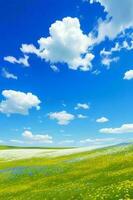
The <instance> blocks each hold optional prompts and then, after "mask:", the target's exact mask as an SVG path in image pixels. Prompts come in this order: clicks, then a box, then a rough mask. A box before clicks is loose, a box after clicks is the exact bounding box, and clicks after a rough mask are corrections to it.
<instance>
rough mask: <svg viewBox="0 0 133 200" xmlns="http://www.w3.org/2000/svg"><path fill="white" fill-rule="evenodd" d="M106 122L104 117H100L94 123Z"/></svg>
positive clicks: (106, 119)
mask: <svg viewBox="0 0 133 200" xmlns="http://www.w3.org/2000/svg"><path fill="white" fill-rule="evenodd" d="M108 121H109V119H108V118H106V117H100V118H98V119H97V120H96V122H98V123H105V122H108Z"/></svg>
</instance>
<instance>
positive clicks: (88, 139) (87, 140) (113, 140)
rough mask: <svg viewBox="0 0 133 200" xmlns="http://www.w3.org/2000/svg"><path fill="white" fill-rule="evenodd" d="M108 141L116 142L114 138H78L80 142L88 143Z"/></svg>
mask: <svg viewBox="0 0 133 200" xmlns="http://www.w3.org/2000/svg"><path fill="white" fill-rule="evenodd" d="M110 142H116V138H95V139H90V138H87V139H85V140H80V143H90V144H99V143H100V144H101V143H110Z"/></svg>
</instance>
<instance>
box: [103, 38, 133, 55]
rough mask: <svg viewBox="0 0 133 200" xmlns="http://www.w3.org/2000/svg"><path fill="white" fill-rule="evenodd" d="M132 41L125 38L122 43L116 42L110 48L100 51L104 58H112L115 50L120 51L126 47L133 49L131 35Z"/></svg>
mask: <svg viewBox="0 0 133 200" xmlns="http://www.w3.org/2000/svg"><path fill="white" fill-rule="evenodd" d="M129 38H130V41H126V40H124V41H123V42H122V43H121V44H120V43H119V42H116V43H115V46H113V47H112V48H111V49H110V50H108V51H107V50H105V48H104V49H103V50H101V51H100V55H101V56H102V57H103V58H106V57H107V58H110V57H111V56H112V54H113V53H114V52H119V51H121V50H122V49H126V50H128V51H129V50H132V49H133V39H132V36H129Z"/></svg>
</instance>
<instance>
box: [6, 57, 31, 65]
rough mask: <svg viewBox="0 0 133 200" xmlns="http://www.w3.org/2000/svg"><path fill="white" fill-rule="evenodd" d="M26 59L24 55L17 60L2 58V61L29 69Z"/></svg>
mask: <svg viewBox="0 0 133 200" xmlns="http://www.w3.org/2000/svg"><path fill="white" fill-rule="evenodd" d="M28 59H29V56H27V55H24V57H23V58H19V59H17V58H15V57H13V56H6V57H4V60H5V61H7V62H10V63H12V64H15V63H17V64H21V65H24V66H26V67H29V62H28Z"/></svg>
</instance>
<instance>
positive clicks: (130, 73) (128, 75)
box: [124, 70, 133, 80]
mask: <svg viewBox="0 0 133 200" xmlns="http://www.w3.org/2000/svg"><path fill="white" fill-rule="evenodd" d="M124 79H125V80H131V79H133V70H129V71H127V72H125V75H124Z"/></svg>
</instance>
